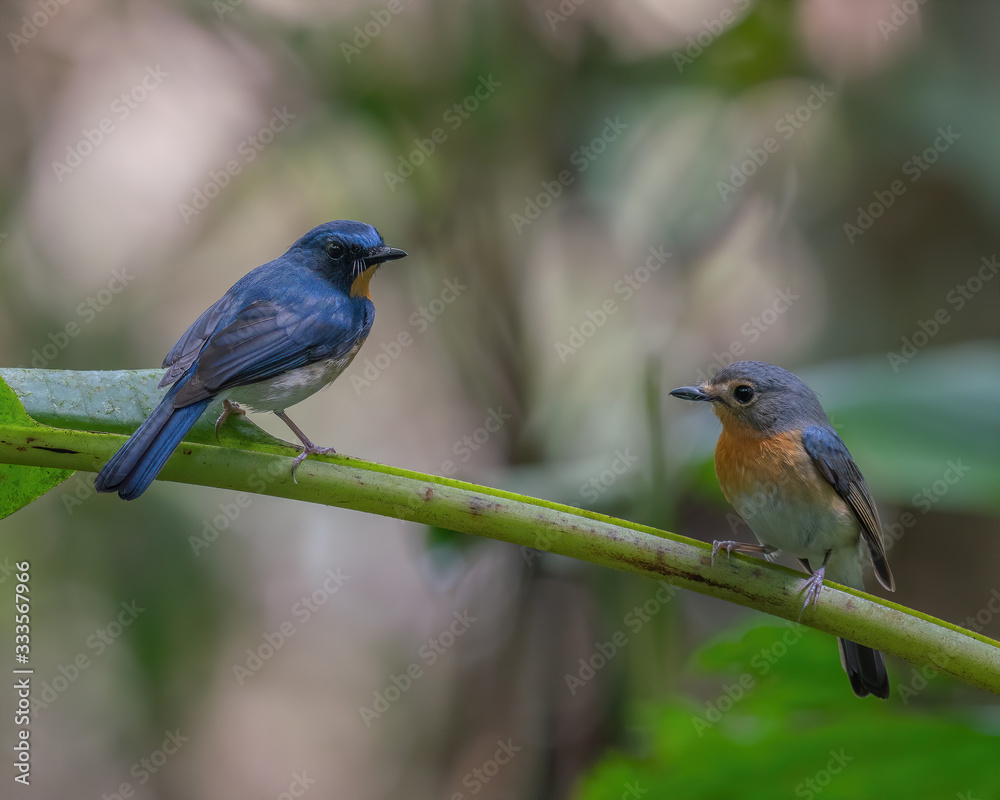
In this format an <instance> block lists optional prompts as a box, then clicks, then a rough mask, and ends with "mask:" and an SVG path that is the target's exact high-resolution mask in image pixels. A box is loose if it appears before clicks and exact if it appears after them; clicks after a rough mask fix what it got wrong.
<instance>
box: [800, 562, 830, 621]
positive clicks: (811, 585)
mask: <svg viewBox="0 0 1000 800" xmlns="http://www.w3.org/2000/svg"><path fill="white" fill-rule="evenodd" d="M825 573H826V569H825V568H824V567H820V568H819V569H818V570H816V571H815V572H814V573H813V574H812V575H810V576H809V577H808V578H806V580H805V581H804V582H803V584H802V588H801V589H799V594H802V593H803V592H805V595H806V601H805V602H804V603H803V604H802V608H801V609H800V610H799V621H801V620H802V615H803V614H804V613H805V610H806V609H807V608H809V604H810V603H812V604H813V606H816V605H818V604H819V593H820V592H821V591H822V589H823V576H824V574H825Z"/></svg>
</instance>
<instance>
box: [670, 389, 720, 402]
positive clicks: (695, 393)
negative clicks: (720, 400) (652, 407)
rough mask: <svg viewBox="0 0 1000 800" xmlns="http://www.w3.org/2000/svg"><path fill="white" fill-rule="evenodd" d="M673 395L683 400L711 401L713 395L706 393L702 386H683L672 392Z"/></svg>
mask: <svg viewBox="0 0 1000 800" xmlns="http://www.w3.org/2000/svg"><path fill="white" fill-rule="evenodd" d="M670 394H671V395H672V396H673V397H679V398H680V399H681V400H704V401H706V402H707V401H710V400H711V399H712V396H711V395H710V394H708V393H706V392H705V391H704V390H703V389H702V388H701V387H700V386H681V387H679V388H677V389H674V390H673V391H672V392H671V393H670Z"/></svg>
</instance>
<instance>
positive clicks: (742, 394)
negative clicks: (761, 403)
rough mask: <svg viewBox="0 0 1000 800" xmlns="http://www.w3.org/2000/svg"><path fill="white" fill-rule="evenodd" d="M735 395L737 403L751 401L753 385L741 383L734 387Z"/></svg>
mask: <svg viewBox="0 0 1000 800" xmlns="http://www.w3.org/2000/svg"><path fill="white" fill-rule="evenodd" d="M733 397H735V398H736V402H737V403H743V404H746V403H749V402H750V401H751V400H753V387H752V386H747V385H746V384H745V383H743V384H740V385H739V386H737V387H736V388H735V389H733Z"/></svg>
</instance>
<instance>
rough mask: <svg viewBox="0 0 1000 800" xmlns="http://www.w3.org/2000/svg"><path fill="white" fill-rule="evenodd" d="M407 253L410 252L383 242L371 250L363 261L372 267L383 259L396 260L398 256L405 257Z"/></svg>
mask: <svg viewBox="0 0 1000 800" xmlns="http://www.w3.org/2000/svg"><path fill="white" fill-rule="evenodd" d="M407 255H409V254H408V253H407V252H406V251H405V250H400V249H399V248H398V247H389V246H388V245H385V244H383V245H381V246H380V247H376V248H375V249H374V250H372V251H371V252H369V253H368V255H366V256H365V257H364V258H363V259H362V261H364V262H365V266H366V267H370V266H372V265H374V264H381V263H382V262H383V261H395V260H396V259H397V258H405V257H406V256H407Z"/></svg>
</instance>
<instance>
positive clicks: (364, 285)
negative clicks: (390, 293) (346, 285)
mask: <svg viewBox="0 0 1000 800" xmlns="http://www.w3.org/2000/svg"><path fill="white" fill-rule="evenodd" d="M378 268H379V265H378V264H372V265H371V266H370V267H368V268H367V269H366V270H365V271H364V272H362V273H361V274H360V275H358V277H356V278H355V279H354V282H353V283H352V284H351V297H367V298H368V299H369V300H371V299H372V296H371V292H370V291H369V289H368V285H369V284H370V283H371V282H372V275H374V274H375V271H376V270H377V269H378Z"/></svg>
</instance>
